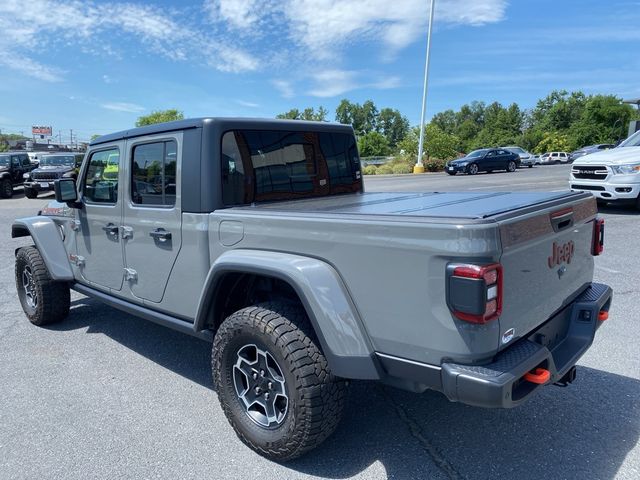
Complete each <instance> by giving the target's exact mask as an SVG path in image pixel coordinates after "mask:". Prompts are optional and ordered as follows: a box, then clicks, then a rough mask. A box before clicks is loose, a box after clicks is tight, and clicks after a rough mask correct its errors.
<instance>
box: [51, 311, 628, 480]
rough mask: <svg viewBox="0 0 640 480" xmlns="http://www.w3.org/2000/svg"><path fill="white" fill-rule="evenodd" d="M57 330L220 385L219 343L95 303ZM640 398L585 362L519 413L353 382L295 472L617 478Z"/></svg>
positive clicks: (338, 476)
mask: <svg viewBox="0 0 640 480" xmlns="http://www.w3.org/2000/svg"><path fill="white" fill-rule="evenodd" d="M51 328H52V329H55V330H61V331H64V330H75V329H80V328H87V333H101V334H104V335H107V336H109V337H110V338H112V339H114V340H115V341H117V342H118V343H120V344H122V345H124V346H125V347H127V348H130V349H131V350H133V351H135V352H136V353H138V354H140V355H143V356H145V357H146V358H148V359H149V360H151V361H153V362H155V363H157V364H159V365H161V366H163V367H165V368H167V369H169V370H171V371H173V372H175V373H177V374H179V375H181V376H183V377H185V378H188V379H190V380H192V381H194V382H196V383H198V384H200V385H203V386H206V387H208V388H212V382H211V375H210V367H209V362H210V344H209V343H207V342H204V341H201V340H199V339H196V338H193V337H189V336H187V335H183V334H180V333H178V332H174V331H172V330H169V329H167V328H164V327H161V326H158V325H155V324H152V323H149V322H146V321H145V320H141V319H138V318H135V317H133V316H130V315H127V314H124V313H121V312H119V311H117V310H114V309H111V308H109V307H106V306H103V305H102V304H100V303H99V302H97V301H95V300H92V299H85V298H83V299H80V300H76V301H74V302H73V303H72V311H71V314H70V316H69V318H68V319H67V320H66V321H65V322H63V323H61V324H59V325H56V326H54V327H51ZM639 393H640V381H639V380H636V379H633V378H629V377H624V376H620V375H616V374H613V373H609V372H605V371H601V370H596V369H592V368H588V367H582V366H579V367H578V378H577V381H576V383H574V384H573V385H571V386H569V387H567V388H559V387H546V388H544V389H542V390H541V391H540V392H539V393H538V394H537V395H535V396H534V397H533V398H532V399H531V400H530V401H529V402H528V403H526V404H524V405H523V406H520V407H518V408H515V409H511V410H497V409H496V410H491V409H480V408H474V407H468V406H465V405H461V404H456V403H451V402H449V401H448V400H446V398H445V397H444V396H442V395H441V394H439V393H436V392H426V393H424V394H413V393H409V392H404V391H401V390H396V389H393V388H390V387H383V386H381V385H379V384H376V383H370V382H353V383H352V384H351V386H350V392H349V402H348V406H347V409H346V411H345V416H344V418H343V420H342V423H341V424H340V426H339V427H338V430H337V431H336V433H335V434H334V435H333V436H332V437H330V438H329V439H328V440H327V441H326V442H325V443H324V444H323V445H321V446H320V447H319V448H318V449H316V450H314V451H312V452H310V453H309V454H307V455H306V456H304V457H302V458H300V459H297V460H294V461H293V462H290V463H287V464H285V467H286V468H290V469H292V470H295V471H299V472H303V473H306V474H310V475H315V476H318V477H325V478H335V479H341V478H349V477H351V476H353V475H356V474H358V473H360V472H362V471H364V470H365V469H367V468H369V467H370V466H371V465H372V464H374V463H376V462H379V463H380V464H381V465H382V467H383V468H384V470H385V471H386V474H387V476H388V477H389V478H518V479H537V478H543V477H544V478H567V479H573V478H576V479H594V480H595V479H609V478H614V477H615V476H616V473H617V471H618V470H619V468H620V466H621V465H622V464H623V462H624V460H625V457H626V455H627V454H628V453H629V451H630V450H631V449H633V448H634V446H635V445H636V443H637V442H638V439H639V437H640V403H639V402H638V400H637V399H638V394H639Z"/></svg>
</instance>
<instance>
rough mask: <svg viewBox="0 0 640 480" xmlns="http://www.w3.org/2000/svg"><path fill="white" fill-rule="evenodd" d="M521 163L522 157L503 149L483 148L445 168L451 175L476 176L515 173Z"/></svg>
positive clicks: (452, 162)
mask: <svg viewBox="0 0 640 480" xmlns="http://www.w3.org/2000/svg"><path fill="white" fill-rule="evenodd" d="M518 163H520V156H519V155H517V154H515V153H513V152H510V151H508V150H505V149H503V148H483V149H480V150H474V151H473V152H471V153H470V154H468V155H467V156H466V157H463V158H458V159H457V160H452V161H450V162H449V163H448V164H447V166H446V167H445V168H444V170H445V172H447V173H448V174H449V175H455V174H456V173H466V174H469V175H475V174H476V173H478V172H489V173H490V172H493V171H494V170H506V171H507V172H515V171H516V168H518Z"/></svg>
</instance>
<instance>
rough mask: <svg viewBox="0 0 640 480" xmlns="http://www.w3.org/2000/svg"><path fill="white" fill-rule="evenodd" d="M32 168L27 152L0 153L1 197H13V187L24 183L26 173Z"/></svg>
mask: <svg viewBox="0 0 640 480" xmlns="http://www.w3.org/2000/svg"><path fill="white" fill-rule="evenodd" d="M32 168H33V166H32V165H31V161H30V160H29V155H28V154H27V153H25V152H2V153H0V198H11V197H12V196H13V188H14V187H16V186H19V185H22V183H23V182H24V175H25V174H26V173H29V172H30V171H31V169H32Z"/></svg>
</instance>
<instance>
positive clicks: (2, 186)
mask: <svg viewBox="0 0 640 480" xmlns="http://www.w3.org/2000/svg"><path fill="white" fill-rule="evenodd" d="M0 197H2V198H11V197H13V184H12V183H11V180H9V179H8V178H5V179H4V180H2V181H0Z"/></svg>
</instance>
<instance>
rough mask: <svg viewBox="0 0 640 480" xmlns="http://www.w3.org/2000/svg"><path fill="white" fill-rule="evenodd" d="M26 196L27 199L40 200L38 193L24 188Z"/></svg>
mask: <svg viewBox="0 0 640 480" xmlns="http://www.w3.org/2000/svg"><path fill="white" fill-rule="evenodd" d="M24 196H25V197H27V198H32V199H33V198H38V192H36V191H35V190H34V189H33V188H27V187H24Z"/></svg>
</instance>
